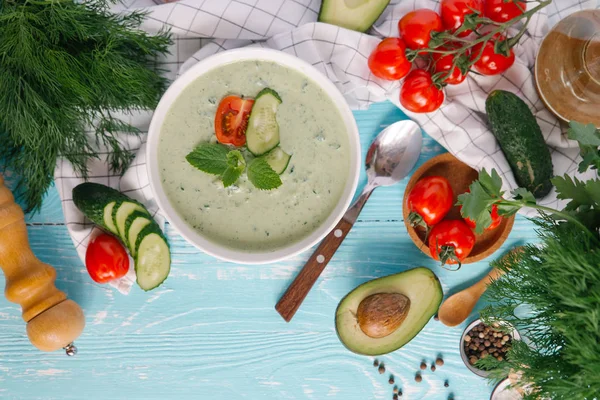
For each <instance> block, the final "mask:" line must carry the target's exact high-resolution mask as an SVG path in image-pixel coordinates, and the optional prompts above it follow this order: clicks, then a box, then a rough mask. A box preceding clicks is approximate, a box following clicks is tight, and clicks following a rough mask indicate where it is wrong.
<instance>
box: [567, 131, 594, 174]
mask: <svg viewBox="0 0 600 400" xmlns="http://www.w3.org/2000/svg"><path fill="white" fill-rule="evenodd" d="M567 133H568V137H569V139H572V140H576V141H577V142H578V143H579V149H580V154H581V157H582V158H583V160H582V161H581V162H580V163H579V172H585V171H587V169H588V168H590V167H591V168H592V169H598V168H599V167H600V154H599V153H598V146H600V132H599V131H598V130H597V129H596V127H595V126H594V125H593V124H588V125H584V124H582V123H579V122H576V121H571V122H569V130H568V132H567Z"/></svg>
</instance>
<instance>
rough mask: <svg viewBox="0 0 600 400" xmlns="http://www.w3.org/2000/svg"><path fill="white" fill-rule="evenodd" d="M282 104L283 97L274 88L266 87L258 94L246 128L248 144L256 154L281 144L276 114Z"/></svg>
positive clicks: (258, 154)
mask: <svg viewBox="0 0 600 400" xmlns="http://www.w3.org/2000/svg"><path fill="white" fill-rule="evenodd" d="M280 104H281V97H279V95H278V94H277V92H276V91H274V90H273V89H269V88H264V89H263V90H261V91H260V92H259V93H258V95H256V99H255V100H254V105H253V106H252V111H251V112H250V119H249V120H248V128H247V129H246V146H248V150H250V152H251V153H252V154H254V155H255V156H261V155H263V154H265V153H267V152H269V151H270V150H272V149H274V148H275V147H277V145H278V144H279V125H278V124H277V118H276V116H277V108H278V107H279V105H280Z"/></svg>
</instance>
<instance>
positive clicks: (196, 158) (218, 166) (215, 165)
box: [185, 143, 239, 175]
mask: <svg viewBox="0 0 600 400" xmlns="http://www.w3.org/2000/svg"><path fill="white" fill-rule="evenodd" d="M228 152H229V150H228V149H227V147H225V146H223V145H220V144H216V143H203V144H201V145H199V146H198V147H196V148H195V149H194V150H193V151H192V152H191V153H190V154H188V155H187V156H186V157H185V159H186V160H187V161H188V162H189V163H190V164H191V165H192V166H194V167H195V168H198V169H199V170H200V171H203V172H206V173H207V174H213V175H222V174H224V173H225V171H226V170H227V168H228V167H229V160H228V154H227V153H228ZM238 153H239V152H238Z"/></svg>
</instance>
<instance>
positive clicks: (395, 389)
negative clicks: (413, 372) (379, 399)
mask: <svg viewBox="0 0 600 400" xmlns="http://www.w3.org/2000/svg"><path fill="white" fill-rule="evenodd" d="M396 393H398V386H394V394H396Z"/></svg>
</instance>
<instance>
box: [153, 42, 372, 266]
mask: <svg viewBox="0 0 600 400" xmlns="http://www.w3.org/2000/svg"><path fill="white" fill-rule="evenodd" d="M243 60H264V61H272V62H276V63H278V64H280V65H283V66H285V67H287V68H291V69H293V70H296V71H298V72H300V73H302V74H303V75H306V76H307V77H309V78H311V79H312V80H313V81H314V82H316V84H317V85H318V86H320V87H321V88H322V89H323V90H324V91H325V92H326V93H327V94H328V95H329V97H330V98H331V99H332V100H333V103H334V104H335V105H336V106H337V108H338V110H339V112H340V115H341V116H342V119H343V121H344V123H345V124H346V132H347V133H348V142H349V143H350V166H349V168H348V179H347V182H346V186H345V188H344V191H343V193H342V196H341V197H340V199H339V201H338V203H337V205H336V206H335V208H334V209H333V211H332V213H331V214H330V215H329V217H328V218H327V219H326V220H325V221H324V222H323V223H322V224H321V225H320V226H319V227H318V228H317V229H316V230H315V231H314V232H312V233H311V234H310V235H309V236H307V237H305V238H304V239H302V240H300V241H298V242H295V243H292V244H291V245H289V246H287V247H284V248H280V249H278V250H275V251H271V252H263V253H256V252H244V251H240V250H235V249H231V248H228V247H224V246H221V245H219V244H216V243H215V242H212V241H210V240H208V239H207V238H205V237H204V236H202V235H201V234H200V233H198V232H197V231H195V230H194V229H192V228H191V227H190V226H189V225H187V224H186V222H185V221H184V220H183V218H182V217H181V216H180V215H179V214H178V213H177V212H176V211H175V209H174V208H173V207H172V206H171V204H170V202H169V199H168V197H167V196H166V194H165V192H164V190H163V187H162V184H161V179H160V173H159V167H158V162H157V160H158V143H159V140H158V139H159V135H160V130H161V127H162V124H163V121H164V119H165V116H166V114H167V112H168V111H169V109H170V107H171V105H172V104H173V102H174V101H175V99H177V97H178V96H179V95H180V94H181V92H182V91H183V90H184V89H185V88H186V87H187V86H188V85H189V84H191V83H192V82H193V81H195V80H196V79H197V78H198V77H199V76H201V75H203V74H205V73H206V72H208V71H209V70H212V69H214V68H218V67H219V66H221V65H225V64H229V63H232V62H236V61H243ZM146 161H147V162H146V165H147V169H148V175H149V178H150V187H151V189H152V192H153V194H154V198H155V199H156V202H157V203H158V206H159V207H160V209H161V212H162V214H163V215H164V216H165V217H166V218H167V220H168V221H169V223H170V224H171V225H172V226H173V227H174V228H175V229H176V230H177V231H178V232H179V233H180V234H181V236H183V237H184V238H185V239H186V240H187V241H188V242H190V243H191V244H193V245H194V246H196V247H197V248H199V249H200V250H202V251H204V252H205V253H207V254H210V255H212V256H214V257H217V258H219V259H222V260H225V261H231V262H235V263H240V264H266V263H273V262H277V261H281V260H283V259H286V258H289V257H292V256H294V255H296V254H298V253H300V252H302V251H305V250H306V249H308V248H310V247H312V246H314V245H315V244H316V243H318V242H319V241H320V240H321V239H323V238H324V237H325V236H326V235H327V234H328V233H329V231H331V229H333V228H334V227H335V225H336V224H337V223H338V221H339V220H340V219H341V218H342V216H343V215H344V212H345V211H346V209H347V208H348V206H349V205H350V201H351V200H352V197H353V195H354V192H355V190H356V185H357V183H358V176H359V173H360V168H361V153H360V142H359V137H358V128H357V126H356V121H355V120H354V116H353V115H352V112H351V111H350V108H349V107H348V104H347V103H346V100H345V99H344V96H343V95H342V94H341V93H340V91H339V90H338V89H337V88H336V86H335V85H334V84H333V83H332V82H331V81H330V80H329V79H328V78H327V77H326V76H325V75H323V74H322V73H321V72H320V71H318V70H317V69H316V68H315V67H313V66H312V65H310V64H308V63H307V62H305V61H302V60H300V59H299V58H296V57H294V56H292V55H289V54H287V53H283V52H280V51H276V50H269V49H263V48H251V47H248V48H242V49H235V50H228V51H224V52H222V53H217V54H215V55H213V56H210V57H208V58H206V59H204V60H202V61H200V62H198V63H197V64H196V65H194V66H193V67H192V68H190V69H189V70H188V71H186V72H185V73H184V74H183V75H181V76H180V77H179V78H178V79H177V80H176V81H175V82H173V84H172V85H171V86H170V87H169V89H168V90H167V91H166V93H165V94H164V95H163V97H162V99H161V100H160V102H159V103H158V107H157V108H156V111H155V112H154V116H153V117H152V122H151V123H150V129H149V131H148V142H147V149H146Z"/></svg>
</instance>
